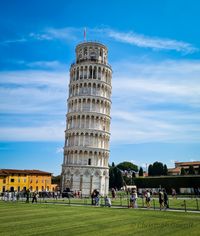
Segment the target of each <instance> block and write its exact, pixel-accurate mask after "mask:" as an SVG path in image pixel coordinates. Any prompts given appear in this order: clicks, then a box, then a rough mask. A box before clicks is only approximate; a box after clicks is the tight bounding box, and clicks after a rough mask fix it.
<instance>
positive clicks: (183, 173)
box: [181, 167, 186, 175]
mask: <svg viewBox="0 0 200 236" xmlns="http://www.w3.org/2000/svg"><path fill="white" fill-rule="evenodd" d="M181 175H186V172H185V169H184V168H183V167H182V168H181Z"/></svg>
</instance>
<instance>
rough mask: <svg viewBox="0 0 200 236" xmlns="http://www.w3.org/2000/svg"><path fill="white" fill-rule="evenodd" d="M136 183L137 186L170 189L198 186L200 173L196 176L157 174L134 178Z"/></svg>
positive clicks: (199, 185) (199, 184)
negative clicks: (155, 175)
mask: <svg viewBox="0 0 200 236" xmlns="http://www.w3.org/2000/svg"><path fill="white" fill-rule="evenodd" d="M133 180H134V184H135V185H136V186H137V188H160V186H161V187H162V188H165V189H166V190H167V191H170V190H171V189H172V188H175V189H176V190H177V191H178V190H179V188H198V187H200V175H196V176H157V177H145V178H134V179H133Z"/></svg>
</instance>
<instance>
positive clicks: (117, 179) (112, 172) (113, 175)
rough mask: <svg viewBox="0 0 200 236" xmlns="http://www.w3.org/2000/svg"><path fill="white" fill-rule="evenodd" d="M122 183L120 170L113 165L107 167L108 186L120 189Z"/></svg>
mask: <svg viewBox="0 0 200 236" xmlns="http://www.w3.org/2000/svg"><path fill="white" fill-rule="evenodd" d="M123 185H124V180H123V176H122V173H121V171H120V170H119V169H118V168H117V167H116V166H115V167H112V166H111V167H110V169H109V187H110V188H118V189H120V188H121V187H123Z"/></svg>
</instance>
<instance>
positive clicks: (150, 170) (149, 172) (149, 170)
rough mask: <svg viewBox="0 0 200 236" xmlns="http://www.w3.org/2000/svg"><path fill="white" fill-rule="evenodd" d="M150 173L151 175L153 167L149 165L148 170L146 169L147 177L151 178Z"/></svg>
mask: <svg viewBox="0 0 200 236" xmlns="http://www.w3.org/2000/svg"><path fill="white" fill-rule="evenodd" d="M152 173H153V165H152V164H150V165H149V168H148V175H149V176H152Z"/></svg>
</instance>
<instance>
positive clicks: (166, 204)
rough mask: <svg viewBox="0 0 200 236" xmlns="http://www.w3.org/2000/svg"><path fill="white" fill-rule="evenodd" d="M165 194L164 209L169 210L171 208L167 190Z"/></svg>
mask: <svg viewBox="0 0 200 236" xmlns="http://www.w3.org/2000/svg"><path fill="white" fill-rule="evenodd" d="M163 194H164V207H165V209H167V208H169V199H168V195H167V192H166V189H164V190H163Z"/></svg>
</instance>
